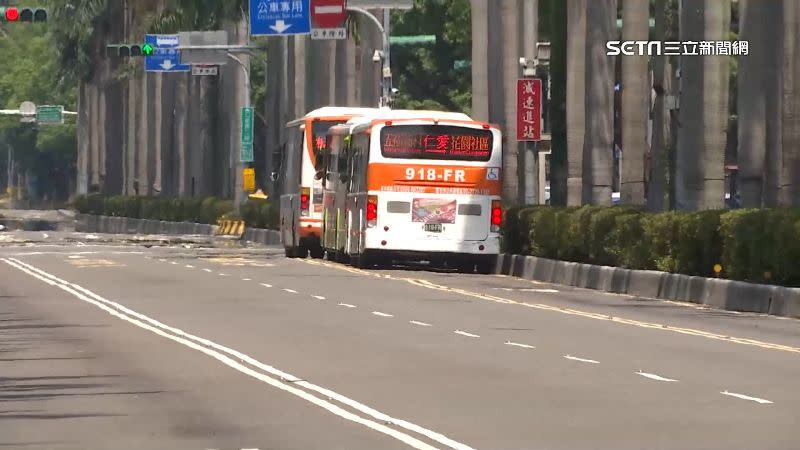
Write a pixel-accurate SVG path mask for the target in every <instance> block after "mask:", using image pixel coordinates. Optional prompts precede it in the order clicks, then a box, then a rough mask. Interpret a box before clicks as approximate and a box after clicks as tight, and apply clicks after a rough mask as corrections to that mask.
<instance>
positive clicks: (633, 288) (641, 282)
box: [626, 270, 665, 298]
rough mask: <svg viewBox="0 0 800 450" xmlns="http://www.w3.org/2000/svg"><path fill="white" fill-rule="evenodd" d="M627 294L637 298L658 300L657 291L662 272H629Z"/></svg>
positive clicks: (662, 276)
mask: <svg viewBox="0 0 800 450" xmlns="http://www.w3.org/2000/svg"><path fill="white" fill-rule="evenodd" d="M628 272H629V275H628V276H629V279H628V289H627V291H626V292H627V293H628V294H630V295H635V296H637V297H647V298H658V289H659V288H660V286H661V279H662V278H664V275H665V273H664V272H658V271H655V270H630V271H628Z"/></svg>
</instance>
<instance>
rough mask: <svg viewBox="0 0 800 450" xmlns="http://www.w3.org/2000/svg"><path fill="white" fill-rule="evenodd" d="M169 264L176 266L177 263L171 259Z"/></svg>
mask: <svg viewBox="0 0 800 450" xmlns="http://www.w3.org/2000/svg"><path fill="white" fill-rule="evenodd" d="M170 264H172V265H173V266H177V265H178V263H177V262H175V261H171V262H170Z"/></svg>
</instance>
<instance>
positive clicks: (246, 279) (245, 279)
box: [242, 278, 252, 281]
mask: <svg viewBox="0 0 800 450" xmlns="http://www.w3.org/2000/svg"><path fill="white" fill-rule="evenodd" d="M242 281H252V280H250V278H242Z"/></svg>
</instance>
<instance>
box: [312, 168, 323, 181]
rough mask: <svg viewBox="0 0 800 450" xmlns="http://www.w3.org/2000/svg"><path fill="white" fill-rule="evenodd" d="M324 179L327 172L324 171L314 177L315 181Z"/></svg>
mask: <svg viewBox="0 0 800 450" xmlns="http://www.w3.org/2000/svg"><path fill="white" fill-rule="evenodd" d="M323 178H325V171H324V170H320V171H318V172H317V173H316V174H315V175H314V179H315V180H321V179H323Z"/></svg>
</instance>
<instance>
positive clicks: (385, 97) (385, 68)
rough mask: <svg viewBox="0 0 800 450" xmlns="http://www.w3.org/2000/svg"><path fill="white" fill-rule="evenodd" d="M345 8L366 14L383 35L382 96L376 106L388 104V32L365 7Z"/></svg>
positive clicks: (390, 90)
mask: <svg viewBox="0 0 800 450" xmlns="http://www.w3.org/2000/svg"><path fill="white" fill-rule="evenodd" d="M347 10H348V11H353V12H357V13H359V14H363V15H365V16H367V17H368V18H369V19H370V20H372V22H373V23H374V24H375V26H377V27H378V30H379V31H380V32H381V36H383V57H382V58H381V60H382V71H381V88H382V89H381V90H382V96H381V101H380V102H379V104H378V106H380V107H383V106H388V105H389V103H390V101H391V95H392V88H391V86H390V84H391V79H392V69H391V66H390V64H389V63H390V61H389V33H387V32H386V28H385V27H384V26H383V25H382V24H381V21H380V20H378V18H377V17H375V16H374V15H373V14H372V13H371V12H369V11H367V10H365V9H362V8H358V7H355V6H348V7H347ZM387 13H388V11H385V12H384V21H387V22H388V17H387Z"/></svg>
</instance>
